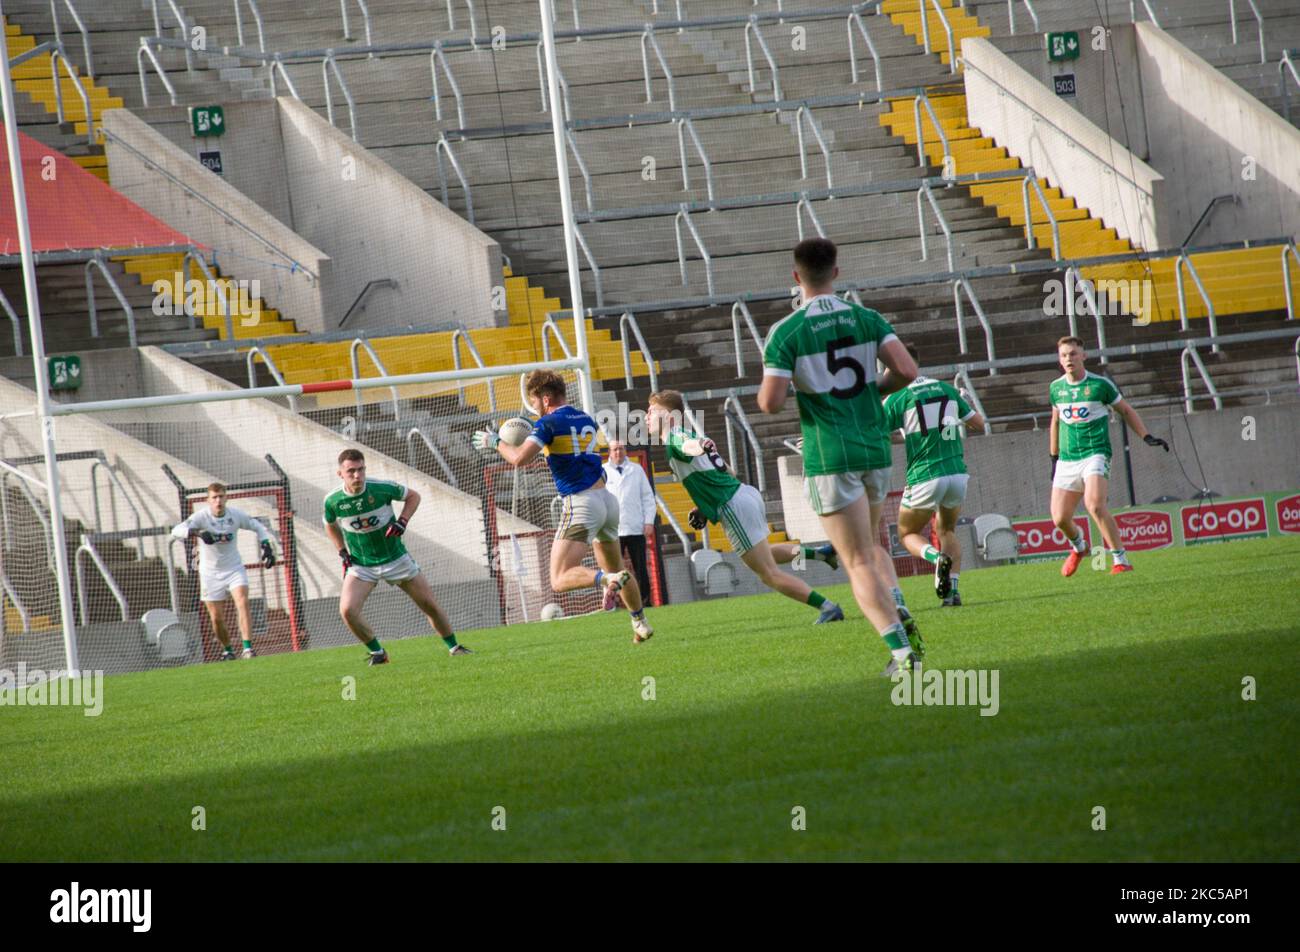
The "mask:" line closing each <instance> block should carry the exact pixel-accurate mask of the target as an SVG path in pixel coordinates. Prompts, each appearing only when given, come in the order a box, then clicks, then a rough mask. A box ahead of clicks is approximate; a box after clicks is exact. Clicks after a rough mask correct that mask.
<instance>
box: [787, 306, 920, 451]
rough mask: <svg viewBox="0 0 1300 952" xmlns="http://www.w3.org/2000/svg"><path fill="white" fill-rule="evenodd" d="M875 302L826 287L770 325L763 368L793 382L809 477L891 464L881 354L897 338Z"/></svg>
mask: <svg viewBox="0 0 1300 952" xmlns="http://www.w3.org/2000/svg"><path fill="white" fill-rule="evenodd" d="M897 339H898V338H897V336H896V335H895V334H894V329H893V328H892V327H890V326H889V322H888V321H886V320H885V319H884V318H883V317H881V316H880V314H879V313H877V312H876V311H873V310H871V309H870V308H866V307H861V306H860V305H857V304H853V303H851V302H849V301H842V300H840V299H839V298H837V297H835V296H834V295H831V294H822V295H818V296H817V297H815V298H813V299H812V300H811V301H808V302H807V303H806V304H804V306H803V307H801V308H799V310H797V311H795V312H794V313H793V314H791V315H790V316H789V317H787V318H785V319H784V320H782V321H780V322H778V323H777V324H776V325H775V326H773V328H772V330H771V331H769V332H768V335H767V343H766V345H765V346H764V348H763V373H764V374H765V375H767V376H775V377H789V378H791V379H792V380H793V381H794V389H795V396H796V398H797V400H798V403H799V423H800V428H801V429H802V431H803V470H804V475H805V476H826V475H832V474H835V473H856V472H862V471H864V470H870V469H887V468H888V467H889V465H890V462H891V459H890V452H889V429H888V427H886V425H885V411H884V408H883V407H882V406H881V405H880V390H879V387H878V381H877V374H876V354H877V353H878V352H879V350H880V348H881V346H883V345H884V344H886V343H888V342H889V341H891V340H897Z"/></svg>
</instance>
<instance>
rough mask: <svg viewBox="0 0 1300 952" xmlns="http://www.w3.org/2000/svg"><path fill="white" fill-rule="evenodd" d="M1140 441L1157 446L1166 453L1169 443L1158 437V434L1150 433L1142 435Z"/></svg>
mask: <svg viewBox="0 0 1300 952" xmlns="http://www.w3.org/2000/svg"><path fill="white" fill-rule="evenodd" d="M1142 442H1143V443H1145V444H1146V445H1147V446H1158V447H1160V448H1161V449H1162V450H1164V451H1165V452H1166V453H1168V452H1169V444H1168V443H1166V442H1165V441H1164V440H1162V439H1160V437H1158V436H1152V435H1151V434H1150V433H1148V434H1147V435H1146V436H1144V437H1142Z"/></svg>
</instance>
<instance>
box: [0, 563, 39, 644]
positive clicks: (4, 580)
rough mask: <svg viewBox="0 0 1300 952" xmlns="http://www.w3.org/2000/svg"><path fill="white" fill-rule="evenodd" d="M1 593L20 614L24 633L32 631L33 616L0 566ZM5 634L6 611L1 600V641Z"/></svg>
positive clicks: (19, 618)
mask: <svg viewBox="0 0 1300 952" xmlns="http://www.w3.org/2000/svg"><path fill="white" fill-rule="evenodd" d="M0 592H3V593H4V595H5V597H7V598H8V599H9V601H10V602H11V603H13V606H14V611H16V612H17V613H18V620H19V621H21V622H22V625H23V633H24V634H26V633H27V632H29V631H31V630H32V615H31V612H29V611H28V610H27V606H26V605H24V604H23V600H22V599H21V598H19V597H18V592H17V591H15V590H14V587H13V584H12V583H11V582H10V581H9V576H8V575H6V574H5V570H4V566H3V565H0ZM4 634H5V611H4V602H3V599H0V640H2V639H3V638H4Z"/></svg>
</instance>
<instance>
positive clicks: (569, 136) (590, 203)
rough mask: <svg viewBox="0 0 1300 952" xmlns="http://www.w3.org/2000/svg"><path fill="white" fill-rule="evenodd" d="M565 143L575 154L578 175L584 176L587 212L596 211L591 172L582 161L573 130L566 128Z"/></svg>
mask: <svg viewBox="0 0 1300 952" xmlns="http://www.w3.org/2000/svg"><path fill="white" fill-rule="evenodd" d="M564 142H565V145H567V146H568V147H569V151H570V152H572V153H573V161H574V163H575V164H576V165H577V166H578V173H579V174H580V175H581V176H582V188H583V193H584V195H585V196H586V199H587V211H588V212H594V211H595V210H596V194H595V191H594V190H593V189H592V186H591V172H590V171H588V169H587V163H586V162H584V161H583V159H582V153H581V152H579V151H578V140H577V139H575V138H574V137H573V130H572V129H569V128H565V130H564Z"/></svg>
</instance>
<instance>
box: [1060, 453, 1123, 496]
mask: <svg viewBox="0 0 1300 952" xmlns="http://www.w3.org/2000/svg"><path fill="white" fill-rule="evenodd" d="M1089 476H1105V477H1106V478H1107V479H1110V457H1109V456H1107V455H1106V454H1105V453H1094V454H1093V455H1091V456H1088V457H1085V458H1084V459H1076V460H1070V461H1069V462H1068V463H1067V462H1066V461H1065V460H1063V459H1062V460H1057V461H1056V475H1055V476H1053V477H1052V488H1053V489H1064V490H1066V491H1067V492H1072V493H1081V492H1083V485H1084V480H1085V479H1087V478H1088V477H1089Z"/></svg>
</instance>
